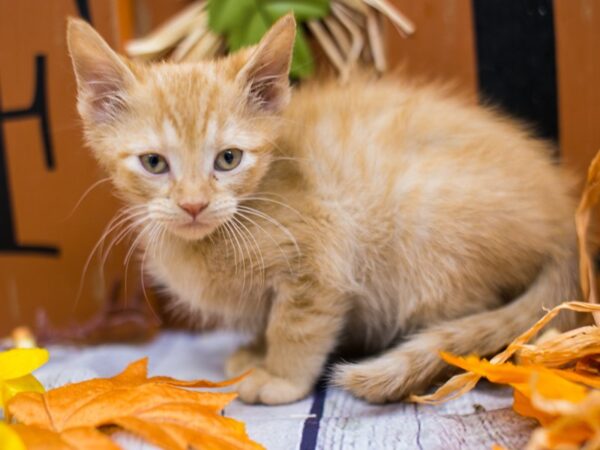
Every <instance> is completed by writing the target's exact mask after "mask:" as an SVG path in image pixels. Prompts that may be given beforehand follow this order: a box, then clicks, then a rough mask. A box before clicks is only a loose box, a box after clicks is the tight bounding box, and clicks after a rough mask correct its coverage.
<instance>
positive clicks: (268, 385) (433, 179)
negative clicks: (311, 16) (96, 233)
mask: <svg viewBox="0 0 600 450" xmlns="http://www.w3.org/2000/svg"><path fill="white" fill-rule="evenodd" d="M294 30H295V24H294V21H293V19H292V18H291V17H289V16H288V17H286V18H284V19H282V20H281V21H279V22H278V23H277V24H276V25H275V26H274V27H273V28H272V29H271V31H270V32H269V33H268V34H267V36H266V37H265V38H264V39H263V40H262V41H261V43H260V44H259V45H258V46H257V47H255V48H251V49H246V50H244V51H242V52H239V53H237V54H234V55H231V56H229V57H227V58H224V59H220V60H216V61H207V62H204V63H199V64H185V65H175V64H170V63H162V64H156V65H142V64H137V63H133V62H131V61H127V60H125V59H123V58H120V57H118V56H117V55H116V54H114V53H113V52H112V51H111V50H110V49H108V46H106V44H104V43H103V42H102V41H101V39H100V37H99V36H98V35H97V34H96V33H95V32H94V31H93V30H92V29H91V28H90V27H89V26H88V25H86V24H85V23H83V22H80V21H75V20H73V21H71V22H70V27H69V43H70V49H71V54H72V57H73V60H74V67H75V71H76V74H77V78H78V82H79V110H80V113H81V115H82V118H83V120H84V125H85V132H86V136H87V139H88V141H89V143H90V145H91V147H92V149H93V150H94V153H95V155H96V156H97V158H98V160H99V162H100V163H101V164H102V165H103V166H104V167H105V168H106V169H107V170H108V172H109V173H110V174H111V176H112V179H113V181H114V184H115V186H116V188H117V191H118V192H119V194H120V195H121V196H123V197H124V199H125V200H126V201H127V202H128V204H130V205H132V206H131V208H132V209H131V211H132V220H134V223H135V224H136V225H135V226H137V227H138V229H139V233H140V235H139V236H140V239H141V240H143V242H144V248H145V253H144V260H145V264H146V268H147V270H148V272H149V273H150V274H151V275H152V276H153V277H154V279H155V280H156V282H157V283H158V284H160V285H162V286H164V287H165V288H166V289H168V291H169V292H170V293H171V294H172V296H173V297H174V299H175V301H176V302H177V304H178V305H179V308H180V309H183V308H187V310H189V311H190V312H193V311H196V310H198V311H201V312H202V314H203V316H208V315H215V316H217V317H219V318H221V319H222V321H223V322H224V323H225V324H226V325H228V326H231V327H235V328H238V329H243V330H246V331H250V332H252V333H253V334H254V335H255V336H256V339H255V340H254V341H253V342H252V343H251V344H250V345H248V346H246V347H244V348H242V349H240V350H238V352H236V353H235V354H234V355H233V356H232V357H231V358H230V360H229V362H228V364H227V370H228V371H229V372H230V373H231V374H233V373H239V372H240V371H243V370H246V369H247V368H249V367H255V370H254V372H253V373H252V375H250V376H249V377H248V378H247V379H246V380H245V381H243V382H242V384H241V385H240V396H241V398H242V400H244V401H247V402H263V403H268V404H279V403H285V402H291V401H295V400H298V399H300V398H302V397H303V396H305V395H307V394H308V393H309V392H310V389H311V388H312V386H313V384H314V383H315V380H316V379H317V378H318V376H319V374H320V373H321V372H322V371H323V368H324V365H325V362H326V360H327V359H328V357H329V356H330V355H331V354H332V353H333V352H336V351H343V350H344V349H351V350H353V351H356V350H360V351H362V352H364V353H366V354H368V355H372V358H371V359H369V360H367V361H363V362H358V363H355V364H342V365H338V366H336V367H334V369H333V373H332V377H333V380H334V381H335V382H336V383H337V384H339V385H341V386H342V387H344V388H347V389H349V390H351V391H352V392H353V393H354V394H356V395H357V396H360V397H363V398H366V399H367V400H370V401H374V402H381V401H391V400H397V399H401V398H403V397H404V396H405V395H407V394H408V393H410V392H414V391H420V390H423V389H425V388H426V387H427V386H429V385H430V383H431V382H432V381H433V380H434V379H436V378H437V377H439V376H440V375H442V374H444V373H445V371H446V366H445V365H444V364H443V363H442V362H441V360H440V359H439V357H438V356H437V351H438V350H440V349H444V350H447V351H451V352H455V353H460V354H466V353H473V352H475V353H479V354H490V353H493V352H495V351H497V350H499V349H500V348H501V347H503V346H504V345H506V344H507V343H508V342H509V341H511V340H512V339H513V338H514V337H515V336H516V335H517V334H519V333H520V332H522V331H523V330H525V329H526V328H527V327H529V326H530V325H531V324H532V323H533V321H534V320H535V319H536V318H537V317H539V316H540V315H541V314H542V312H543V311H542V307H543V306H546V307H551V306H553V305H555V304H556V303H558V302H560V301H562V300H568V299H573V298H575V297H577V295H578V290H577V283H576V263H575V245H574V244H575V233H574V224H573V219H572V216H573V211H574V204H573V199H572V198H571V195H570V194H569V189H570V187H569V186H570V182H569V180H568V177H567V176H565V174H564V173H563V171H562V169H560V168H559V167H558V166H556V165H555V164H553V163H552V162H551V161H550V159H549V156H548V155H549V153H550V149H549V146H548V145H547V144H546V143H544V142H542V141H539V140H536V139H534V138H532V137H531V136H530V134H529V133H528V132H527V131H526V130H525V129H524V128H523V127H521V126H520V125H518V124H516V123H515V122H513V121H512V120H509V119H507V118H505V117H503V116H501V115H500V114H497V113H495V112H493V111H491V110H489V109H485V108H482V107H479V106H474V105H471V104H468V103H466V102H462V101H461V100H459V99H457V98H455V97H453V96H452V95H450V94H448V93H446V92H444V90H443V89H440V88H437V87H434V86H417V85H411V84H410V83H408V82H407V81H403V80H401V79H393V80H392V79H388V80H369V79H368V78H367V77H362V78H358V79H356V80H355V81H353V82H351V83H350V84H347V85H345V86H340V85H338V84H337V83H336V82H335V81H330V82H313V83H306V84H305V85H303V86H302V87H300V88H299V89H296V90H295V91H294V92H293V93H292V95H291V97H290V91H289V87H288V84H287V70H288V69H289V61H290V56H291V45H292V42H293V38H294ZM227 148H238V149H241V150H242V151H243V152H244V154H243V158H242V163H241V164H240V166H239V167H238V168H236V169H234V170H232V171H231V172H219V171H216V170H215V169H214V168H213V164H214V160H215V157H216V155H217V154H218V152H220V151H222V150H224V149H227ZM149 152H150V153H159V154H161V155H163V156H164V157H165V158H166V159H167V160H168V161H169V164H170V168H171V170H170V172H168V173H166V174H162V175H153V174H150V173H148V172H145V171H144V169H143V168H142V167H141V165H140V163H139V161H138V155H140V154H143V153H149ZM189 202H196V203H199V202H200V203H202V202H204V203H206V202H207V203H208V204H209V206H208V207H207V208H206V209H205V210H204V211H203V212H202V213H201V214H200V215H199V216H198V218H197V220H195V221H194V220H192V219H190V217H189V215H187V214H186V213H185V212H184V211H183V210H182V209H181V208H180V207H179V206H178V205H179V204H183V203H189ZM136 221H137V222H136ZM378 353H379V354H378ZM373 355H374V356H373Z"/></svg>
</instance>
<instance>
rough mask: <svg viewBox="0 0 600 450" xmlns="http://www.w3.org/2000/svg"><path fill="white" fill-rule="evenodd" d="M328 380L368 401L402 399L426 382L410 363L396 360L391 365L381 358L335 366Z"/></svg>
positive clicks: (385, 401) (394, 400) (382, 401)
mask: <svg viewBox="0 0 600 450" xmlns="http://www.w3.org/2000/svg"><path fill="white" fill-rule="evenodd" d="M332 381H333V383H334V384H335V385H337V386H340V387H341V388H343V389H347V390H348V391H350V392H351V393H352V394H354V395H355V396H356V397H359V398H362V399H364V400H366V401H368V402H370V403H387V402H396V401H399V400H402V399H404V398H405V397H407V396H408V395H410V394H412V393H414V392H416V391H420V390H421V389H422V388H423V385H424V384H426V382H427V380H425V376H424V375H421V374H419V373H418V372H417V370H413V369H411V365H410V364H408V363H406V364H398V361H395V364H391V363H390V361H388V360H386V359H385V358H375V359H372V360H369V361H365V362H362V363H358V364H340V365H337V366H336V368H335V370H334V375H333V380H332Z"/></svg>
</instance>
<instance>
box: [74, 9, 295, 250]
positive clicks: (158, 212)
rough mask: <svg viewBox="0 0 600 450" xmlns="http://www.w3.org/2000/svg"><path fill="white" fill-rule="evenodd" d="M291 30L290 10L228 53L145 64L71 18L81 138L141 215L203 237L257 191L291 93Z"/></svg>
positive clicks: (193, 236) (184, 234) (148, 221)
mask: <svg viewBox="0 0 600 450" xmlns="http://www.w3.org/2000/svg"><path fill="white" fill-rule="evenodd" d="M295 32H296V24H295V21H294V19H293V16H291V15H288V16H286V17H284V18H282V19H281V20H279V21H278V22H277V23H276V24H275V25H274V26H273V27H272V28H271V30H270V31H269V32H268V33H267V34H266V35H265V36H264V38H263V39H262V40H261V42H260V43H259V44H258V45H257V46H255V47H252V48H249V49H246V50H243V51H240V52H238V53H236V54H234V55H231V56H229V57H226V58H223V59H220V60H216V61H207V62H202V63H195V64H169V63H162V64H155V65H143V64H139V63H134V62H132V61H130V60H127V59H126V58H124V57H121V56H119V55H117V54H116V53H115V52H113V51H112V50H111V49H110V47H109V46H108V45H107V44H106V42H105V41H104V40H103V39H102V38H101V37H100V36H99V35H98V33H96V31H94V30H93V29H92V27H91V26H89V25H88V24H87V23H85V22H83V21H81V20H77V19H71V20H70V21H69V25H68V43H69V50H70V53H71V58H72V60H73V66H74V69H75V75H76V78H77V84H78V110H79V113H80V115H81V117H82V119H83V122H84V127H85V135H86V138H87V140H88V143H89V144H90V146H91V147H92V149H93V151H94V153H95V155H96V157H97V159H98V160H99V162H100V163H101V164H102V165H103V166H104V167H105V168H106V169H107V170H108V172H109V174H110V176H111V177H112V179H113V181H114V184H115V186H116V187H117V190H118V192H119V194H120V195H121V196H122V197H124V198H125V199H126V201H128V202H129V203H130V204H132V205H133V208H132V211H136V213H137V214H139V218H140V222H142V223H144V224H148V225H150V224H157V225H161V226H164V227H166V228H167V229H168V230H169V231H170V232H172V233H174V234H176V235H178V236H180V237H182V238H185V239H194V240H195V239H201V238H202V237H204V236H206V235H208V234H209V233H210V232H212V231H213V230H214V229H215V228H217V227H218V226H219V225H220V224H222V223H224V222H226V221H227V220H229V219H230V218H231V217H232V216H233V214H235V211H236V207H237V204H238V203H239V201H240V200H241V199H243V198H244V197H245V196H246V197H247V196H249V195H251V194H252V193H253V192H254V191H255V189H256V188H257V186H258V184H259V182H260V180H261V178H262V177H263V176H264V174H265V173H266V171H267V168H268V166H269V163H270V160H271V151H272V149H273V146H274V144H273V143H274V141H275V140H276V138H277V135H278V129H279V127H280V120H281V119H280V118H279V113H280V112H281V110H282V108H283V107H284V106H285V105H286V104H287V102H288V100H289V95H290V92H289V83H288V71H289V67H290V61H291V55H292V47H293V42H294V38H295Z"/></svg>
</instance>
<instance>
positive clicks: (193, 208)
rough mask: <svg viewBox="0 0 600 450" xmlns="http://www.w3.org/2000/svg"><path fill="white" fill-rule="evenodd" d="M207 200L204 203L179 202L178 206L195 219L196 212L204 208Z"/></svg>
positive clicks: (198, 212)
mask: <svg viewBox="0 0 600 450" xmlns="http://www.w3.org/2000/svg"><path fill="white" fill-rule="evenodd" d="M207 206H208V202H205V203H180V204H179V207H180V208H181V209H183V210H184V211H185V212H186V213H188V214H189V215H190V216H192V219H195V218H196V216H197V215H198V214H200V213H201V212H202V211H204V210H205V209H206V207H207Z"/></svg>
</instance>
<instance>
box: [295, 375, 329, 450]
mask: <svg viewBox="0 0 600 450" xmlns="http://www.w3.org/2000/svg"><path fill="white" fill-rule="evenodd" d="M326 395H327V383H326V381H324V380H322V381H320V382H319V383H318V384H317V387H316V390H315V393H314V395H313V403H312V406H311V407H310V414H311V415H313V414H314V416H315V417H309V418H308V419H306V421H305V422H304V428H303V429H302V440H301V441H300V450H314V449H315V448H316V447H317V438H318V437H319V426H320V424H321V417H323V408H324V407H325V397H326Z"/></svg>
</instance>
